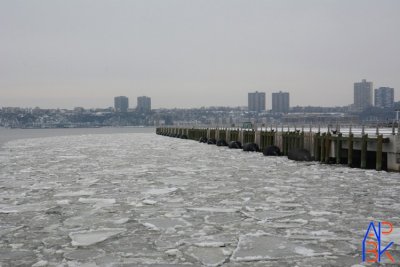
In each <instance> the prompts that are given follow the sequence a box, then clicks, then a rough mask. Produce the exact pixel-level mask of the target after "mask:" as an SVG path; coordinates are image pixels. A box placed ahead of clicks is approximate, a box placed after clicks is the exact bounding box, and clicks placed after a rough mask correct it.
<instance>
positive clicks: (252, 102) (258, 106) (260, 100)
mask: <svg viewBox="0 0 400 267" xmlns="http://www.w3.org/2000/svg"><path fill="white" fill-rule="evenodd" d="M248 109H249V111H256V112H260V111H265V93H263V92H258V91H256V92H254V93H249V94H248Z"/></svg>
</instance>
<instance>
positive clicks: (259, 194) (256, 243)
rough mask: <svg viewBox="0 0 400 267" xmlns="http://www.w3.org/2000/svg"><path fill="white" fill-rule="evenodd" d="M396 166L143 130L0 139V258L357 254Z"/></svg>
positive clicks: (26, 262)
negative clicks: (302, 156)
mask: <svg viewBox="0 0 400 267" xmlns="http://www.w3.org/2000/svg"><path fill="white" fill-rule="evenodd" d="M399 190H400V174H398V173H387V172H376V171H373V170H359V169H350V168H346V167H338V166H333V165H320V164H318V163H298V162H294V161H289V160H287V158H285V157H280V158H275V157H264V156H263V155H262V154H261V153H246V152H243V151H239V150H230V149H227V148H221V147H216V146H210V145H205V144H200V143H197V142H193V141H189V140H180V139H174V138H168V137H162V136H156V135H155V134H153V133H120V134H97V135H93V134H92V135H91V134H87V135H77V136H61V137H60V136H58V137H47V138H35V139H21V140H14V141H11V142H8V143H5V144H4V145H3V147H2V149H1V150H0V266H17V265H22V266H30V265H34V266H154V267H155V266H170V267H172V266H187V265H192V266H358V265H357V264H361V241H362V238H363V236H364V233H365V230H366V228H367V227H368V223H369V222H370V221H371V220H374V221H390V222H391V223H393V225H394V227H395V229H394V232H393V235H392V238H391V239H392V241H394V242H395V243H396V244H395V246H394V248H393V250H392V252H391V253H392V255H393V256H394V258H395V259H396V261H397V262H399V261H400V253H399V246H398V245H397V244H400V230H399V227H400V194H399Z"/></svg>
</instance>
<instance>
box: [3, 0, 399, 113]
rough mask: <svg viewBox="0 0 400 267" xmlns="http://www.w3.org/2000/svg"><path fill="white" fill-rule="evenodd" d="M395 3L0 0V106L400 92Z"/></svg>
mask: <svg viewBox="0 0 400 267" xmlns="http://www.w3.org/2000/svg"><path fill="white" fill-rule="evenodd" d="M399 8H400V2H399V1H392V0H386V1H372V0H355V1H351V2H350V1H324V2H321V1H317V0H306V1H301V3H300V2H299V1H290V0H285V1H252V2H251V3H249V2H248V1H243V0H241V1H239V0H233V1H226V0H222V1H219V2H218V3H216V2H215V1H191V2H190V3H188V2H187V1H182V0H170V1H129V2H118V3H111V2H109V1H101V0H100V1H96V2H90V1H89V2H82V1H68V2H57V1H48V0H44V1H43V2H41V4H40V5H39V4H37V3H34V2H31V1H7V0H6V1H2V2H1V3H0V23H1V25H2V27H1V28H0V34H1V35H2V42H1V43H0V57H1V58H2V61H1V62H0V106H20V107H35V106H39V107H42V108H57V107H59V108H73V107H76V106H82V107H85V108H95V107H109V106H113V103H112V99H113V97H114V96H116V95H125V96H127V97H129V98H131V99H135V98H136V97H137V96H139V95H149V96H151V97H152V106H153V107H154V108H175V107H178V108H180V107H182V108H189V107H201V106H246V102H247V99H246V95H247V93H248V92H250V91H260V92H266V93H267V95H270V94H271V93H272V92H276V91H285V92H289V93H290V95H291V106H296V105H300V106H308V105H310V106H346V105H350V104H352V103H353V84H354V82H356V81H360V80H361V79H367V80H368V81H373V82H374V85H375V87H374V88H373V89H376V88H379V87H390V88H394V89H395V91H396V90H397V89H396V88H399V87H400V79H398V78H397V77H398V75H397V73H396V72H397V70H398V69H400V60H398V59H399V54H398V51H397V48H398V47H399V46H400V38H399V37H398V34H397V31H398V30H397V25H399V24H400V18H399V17H398V15H397V10H399ZM371 17H374V18H376V19H374V20H372V19H370V18H371ZM104 18H108V19H106V20H105V19H104ZM371 37H373V38H371ZM398 100H399V97H398V96H397V94H396V93H395V101H398ZM271 106H272V103H271V99H270V97H267V98H266V107H267V109H270V108H271Z"/></svg>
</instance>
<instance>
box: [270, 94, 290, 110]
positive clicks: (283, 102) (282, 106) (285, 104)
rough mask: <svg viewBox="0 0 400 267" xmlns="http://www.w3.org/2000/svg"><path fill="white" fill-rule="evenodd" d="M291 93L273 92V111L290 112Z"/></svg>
mask: <svg viewBox="0 0 400 267" xmlns="http://www.w3.org/2000/svg"><path fill="white" fill-rule="evenodd" d="M289 107H290V104H289V93H287V92H281V91H279V92H277V93H272V112H273V113H288V112H289Z"/></svg>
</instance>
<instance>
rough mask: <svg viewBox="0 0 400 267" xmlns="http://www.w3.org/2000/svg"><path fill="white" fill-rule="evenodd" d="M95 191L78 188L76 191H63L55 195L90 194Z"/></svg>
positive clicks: (75, 195)
mask: <svg viewBox="0 0 400 267" xmlns="http://www.w3.org/2000/svg"><path fill="white" fill-rule="evenodd" d="M95 193H96V192H95V191H93V190H78V191H64V192H60V193H57V194H55V195H54V196H55V197H79V196H91V195H94V194H95Z"/></svg>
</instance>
